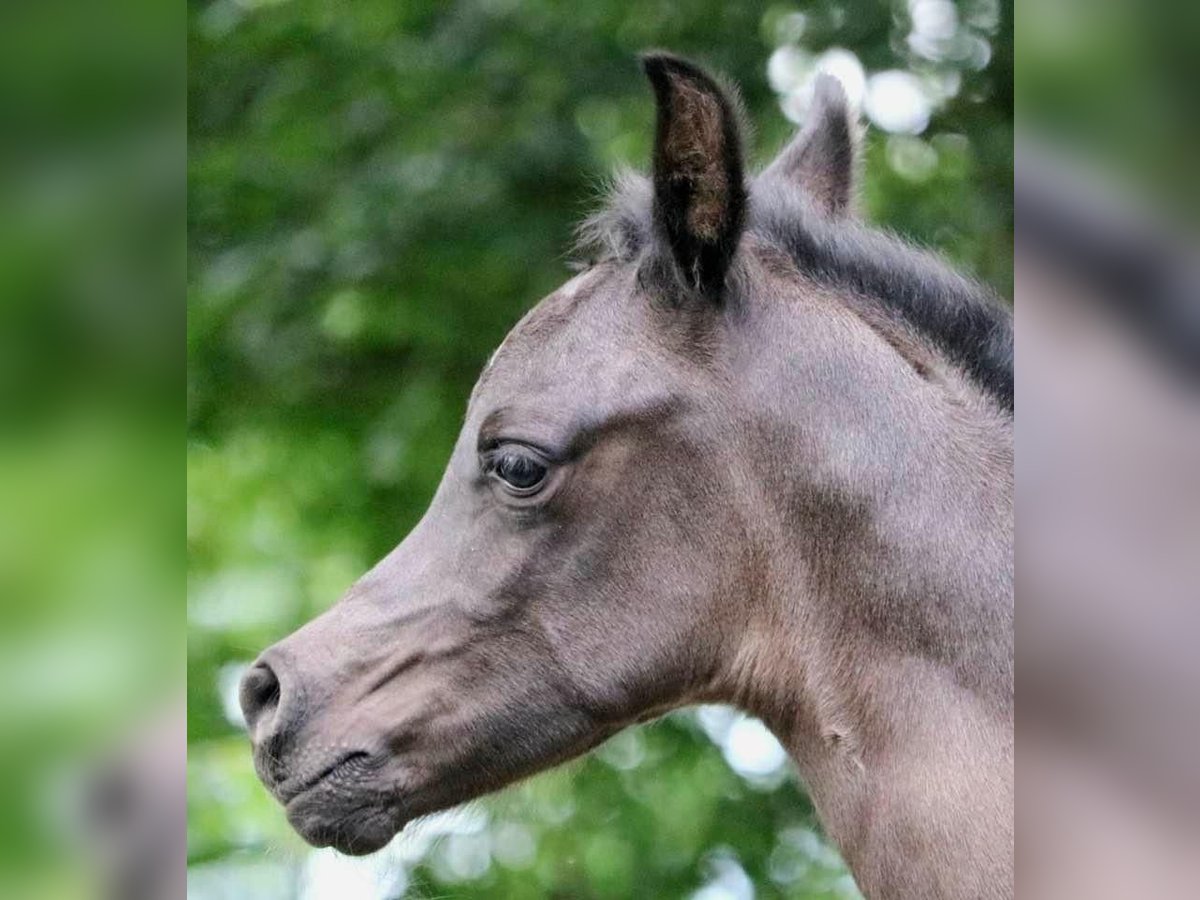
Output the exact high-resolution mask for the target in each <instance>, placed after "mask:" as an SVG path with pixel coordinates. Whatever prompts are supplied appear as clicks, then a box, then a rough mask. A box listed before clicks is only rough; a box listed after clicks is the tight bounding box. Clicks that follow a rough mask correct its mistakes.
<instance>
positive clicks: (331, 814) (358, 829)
mask: <svg viewBox="0 0 1200 900" xmlns="http://www.w3.org/2000/svg"><path fill="white" fill-rule="evenodd" d="M369 768H370V758H369V755H368V754H366V753H351V754H348V755H346V756H344V757H342V758H341V759H339V760H338V761H337V762H335V763H333V764H332V765H330V766H327V767H326V768H325V769H324V770H322V771H321V772H320V773H318V774H317V775H316V776H314V777H313V778H311V779H309V780H308V781H307V782H306V783H305V784H304V785H302V786H301V787H299V788H292V789H290V790H288V791H287V792H286V795H283V794H281V795H280V797H279V799H280V801H281V802H282V803H283V806H284V811H285V813H286V814H287V818H288V822H289V823H290V824H291V826H292V827H293V828H294V829H295V830H296V832H297V833H298V834H299V835H300V836H301V837H302V838H304V840H305V841H307V842H308V843H309V844H311V845H313V846H314V847H333V848H334V849H335V850H338V851H339V852H341V853H345V854H348V855H351V856H363V855H366V854H368V853H374V852H375V851H376V850H379V849H381V848H382V847H383V846H384V845H386V844H387V843H388V842H389V841H390V840H391V839H392V838H393V837H395V835H396V834H397V833H398V832H399V831H400V830H401V829H402V828H403V827H404V825H405V819H404V818H403V817H402V816H401V815H400V813H399V811H398V809H397V807H396V803H395V797H394V796H391V795H389V792H386V791H382V790H378V789H375V790H372V789H371V788H370V787H369V786H368V785H365V784H363V782H364V780H365V779H364V775H365V773H366V771H367V770H368V769H369ZM351 784H353V785H354V787H353V789H348V788H349V786H350V785H351ZM364 788H366V790H364Z"/></svg>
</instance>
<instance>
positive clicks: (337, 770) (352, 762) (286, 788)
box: [274, 750, 370, 807]
mask: <svg viewBox="0 0 1200 900" xmlns="http://www.w3.org/2000/svg"><path fill="white" fill-rule="evenodd" d="M369 759H370V754H368V753H366V752H364V751H361V750H356V751H354V752H353V753H347V754H345V755H344V756H341V757H339V758H338V759H336V760H334V761H333V762H332V763H330V764H329V765H328V766H326V767H325V768H324V769H322V770H320V771H319V772H317V773H316V774H315V775H313V776H311V777H310V778H308V779H306V780H305V781H303V782H301V783H300V784H295V785H293V784H281V785H279V786H278V787H276V788H275V791H274V793H275V796H276V797H277V798H278V800H279V802H280V803H282V804H283V805H284V806H285V807H286V806H288V805H290V804H291V803H292V801H294V800H297V799H299V798H300V797H302V796H304V795H305V794H307V793H309V792H310V791H312V790H315V789H316V788H319V787H320V786H321V785H323V784H325V783H326V782H329V781H334V780H336V779H337V777H338V776H339V775H342V774H345V773H347V772H350V771H352V770H354V769H356V768H357V769H360V770H361V769H362V768H363V767H364V765H365V764H366V763H367V761H368V760H369Z"/></svg>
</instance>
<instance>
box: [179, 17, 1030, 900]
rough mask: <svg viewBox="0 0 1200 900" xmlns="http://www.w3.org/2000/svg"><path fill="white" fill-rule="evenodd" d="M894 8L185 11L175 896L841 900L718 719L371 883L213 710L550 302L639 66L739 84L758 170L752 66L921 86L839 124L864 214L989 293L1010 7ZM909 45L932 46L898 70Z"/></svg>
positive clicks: (762, 771)
mask: <svg viewBox="0 0 1200 900" xmlns="http://www.w3.org/2000/svg"><path fill="white" fill-rule="evenodd" d="M924 2H925V8H923V9H922V8H920V7H921V5H922V3H921V0H914V2H913V3H907V4H906V3H895V4H892V3H886V2H878V0H845V2H837V3H834V2H815V3H798V4H794V5H792V4H786V3H785V4H776V5H762V6H760V5H758V4H751V3H729V2H724V0H682V2H644V3H636V4H635V3H628V2H615V0H590V2H588V3H580V4H568V3H554V2H550V0H524V2H518V0H459V2H450V3H447V2H422V0H357V2H355V3H352V4H328V3H322V2H318V0H214V2H209V3H199V2H195V3H191V4H190V5H189V9H188V17H189V27H188V63H189V65H188V69H189V74H188V81H189V86H188V100H189V103H188V126H189V162H188V197H187V199H188V231H189V237H188V248H187V253H188V329H187V352H188V375H187V379H188V382H187V389H188V413H187V416H188V423H187V427H188V453H187V459H188V462H187V474H188V525H187V538H188V543H187V547H188V627H189V637H188V662H187V669H188V739H189V762H188V788H189V791H188V829H189V838H188V840H189V845H188V848H189V859H190V863H191V866H190V872H189V891H190V893H191V894H192V895H194V896H195V897H247V896H254V897H292V896H303V897H317V896H329V895H334V894H336V895H337V896H339V897H343V898H344V897H350V896H365V897H374V896H379V897H388V896H400V895H405V896H416V897H422V896H425V897H435V896H447V895H452V896H473V897H506V898H521V897H579V898H586V897H597V898H599V897H676V896H688V895H690V894H692V893H693V892H696V891H700V892H701V894H700V896H702V897H704V898H705V900H714V898H717V897H732V898H746V897H750V896H757V897H833V896H846V895H852V894H853V886H852V884H850V883H849V882H848V879H847V877H846V876H845V875H844V872H843V870H842V868H841V864H840V862H839V861H838V859H837V857H836V854H834V853H833V852H832V851H831V850H830V849H829V848H828V847H827V846H826V845H825V844H824V843H823V842H822V841H821V840H820V839H819V838H818V837H817V836H816V828H817V826H816V822H815V819H814V816H813V813H812V809H811V807H810V805H809V803H808V801H807V799H806V798H805V795H804V792H803V789H802V787H801V786H800V785H799V784H798V783H797V781H796V779H795V777H794V776H793V775H792V774H790V769H788V768H787V767H784V766H781V765H780V763H779V761H778V760H774V761H773V760H771V759H767V760H766V762H764V761H763V759H762V758H761V757H760V758H758V759H757V760H756V759H754V758H750V759H746V758H745V753H744V752H743V753H742V757H741V758H740V761H739V757H738V752H739V751H738V747H737V746H735V743H736V740H741V739H742V738H746V740H749V743H748V744H747V743H745V742H743V744H742V745H741V746H742V751H745V748H746V747H747V746H748V747H750V748H751V749H754V748H756V747H757V748H758V750H759V751H760V753H761V752H766V751H767V750H769V749H770V748H769V744H768V743H764V739H763V738H762V736H761V735H759V736H757V737H756V736H755V735H754V734H753V732H752V730H751V731H748V730H747V729H748V728H751V726H750V725H747V724H746V723H744V722H741V720H739V719H736V718H731V717H730V715H729V714H728V713H725V712H723V711H721V710H706V711H703V713H702V714H694V713H690V712H688V713H681V714H677V715H674V716H671V717H668V718H667V719H665V720H663V721H661V722H659V723H656V724H653V725H650V726H646V727H644V728H641V729H637V730H634V731H631V732H628V733H626V734H624V735H621V736H619V737H618V738H617V739H615V740H614V741H612V742H610V743H609V744H608V745H606V746H605V747H603V748H601V749H600V750H598V751H597V752H596V753H594V754H592V755H590V756H589V757H588V758H586V759H584V760H582V761H579V762H577V763H574V764H572V765H570V766H567V767H565V768H563V769H560V770H558V771H554V772H550V773H547V774H545V775H543V776H540V777H538V778H535V779H532V780H531V781H529V782H527V783H525V784H523V785H520V786H517V787H515V788H513V789H510V790H509V791H506V792H504V793H503V794H501V795H500V796H499V797H497V798H490V799H488V800H486V801H483V802H482V803H480V804H476V805H473V806H472V807H469V808H468V809H466V810H465V811H461V812H457V813H452V814H449V815H447V816H441V817H435V819H434V820H433V821H431V822H428V823H425V824H424V825H423V826H418V827H417V828H415V829H411V831H412V833H406V834H405V835H404V836H403V837H402V838H400V839H399V840H398V841H397V842H394V843H393V845H392V846H391V847H390V848H389V849H388V850H386V851H384V852H383V853H382V854H380V856H379V857H377V858H374V859H368V860H366V861H350V860H343V859H339V858H336V857H334V856H333V855H332V854H331V853H329V852H328V851H323V852H321V853H312V852H310V851H307V850H306V849H305V848H303V846H302V845H301V844H300V842H299V840H298V838H296V837H295V836H294V835H292V834H291V833H290V831H289V829H288V827H287V825H286V822H285V820H284V818H283V814H282V812H281V811H280V810H279V809H278V808H277V807H276V806H275V804H274V803H273V801H271V800H270V798H269V797H268V796H267V794H266V792H265V790H264V789H262V788H261V786H259V785H258V783H257V781H256V780H255V777H254V774H253V771H252V769H251V763H250V755H249V749H248V745H247V741H246V739H245V737H244V735H243V734H242V733H241V731H240V729H239V727H238V725H237V723H236V719H237V716H236V712H235V710H234V709H233V705H234V704H233V701H232V698H233V685H234V684H235V682H236V678H237V675H238V673H239V671H240V669H239V667H240V666H242V665H244V664H245V663H246V662H248V661H249V660H251V659H252V658H253V657H254V656H255V655H256V654H257V652H258V651H259V650H261V649H262V648H264V647H265V646H267V645H268V644H270V643H272V642H273V641H275V640H277V639H278V638H280V637H282V636H283V635H285V634H286V633H288V632H290V631H291V630H292V629H294V628H295V627H297V626H298V625H299V624H301V623H302V622H304V621H305V620H307V619H308V618H310V617H311V616H313V615H314V614H315V613H317V612H319V611H320V610H322V609H324V608H325V607H327V606H328V605H329V604H331V603H332V602H334V601H335V600H336V599H337V598H338V596H339V595H340V593H341V592H342V591H344V590H345V588H346V587H348V586H349V585H350V584H351V582H352V581H353V580H354V579H355V578H356V577H358V576H359V575H360V574H362V573H363V572H365V571H366V570H367V569H368V568H369V566H370V565H371V564H372V562H373V561H375V560H377V559H378V558H380V557H381V556H383V555H384V553H386V552H387V551H388V550H390V549H391V548H392V547H393V546H394V545H395V544H396V543H398V542H399V541H400V539H401V538H402V537H403V536H404V534H405V533H406V531H407V530H408V529H409V528H410V527H411V526H412V525H413V524H414V523H415V522H416V521H417V519H418V517H419V516H420V515H421V513H422V512H423V510H424V508H425V505H426V503H427V502H428V500H429V498H430V497H431V495H432V492H433V490H434V488H435V486H436V484H437V481H438V479H439V477H440V475H441V471H442V467H443V465H444V462H445V460H446V458H447V457H448V454H449V451H450V448H451V445H452V443H453V440H454V438H455V436H456V433H457V430H458V426H459V423H460V421H461V417H462V413H463V410H464V406H465V402H466V398H467V396H468V394H469V391H470V388H471V386H472V384H473V382H474V380H475V377H476V375H477V373H478V372H479V370H480V368H481V367H482V365H483V363H484V361H485V360H486V358H487V355H488V353H489V352H490V351H491V350H492V349H493V348H494V347H495V346H496V345H497V344H498V343H499V341H500V340H501V339H502V338H503V336H504V334H505V333H506V331H507V329H508V328H510V327H511V326H512V324H513V323H514V322H515V321H516V320H517V319H518V318H519V316H520V315H521V314H522V312H523V311H524V310H526V309H527V308H528V307H529V306H530V305H531V304H532V303H533V302H535V301H536V300H537V299H538V298H539V297H540V296H542V295H544V294H546V293H547V292H549V291H550V290H552V289H553V288H554V287H555V286H556V285H557V284H558V283H560V282H561V281H563V280H564V279H565V278H566V271H565V267H564V261H565V255H566V253H567V252H568V249H569V246H570V239H571V233H572V227H573V225H574V223H575V222H576V221H577V220H578V219H579V218H580V216H581V215H582V214H583V213H585V212H586V211H587V209H588V208H589V204H591V203H593V202H594V201H595V199H596V197H597V194H598V190H599V187H600V185H601V184H602V183H603V179H604V178H605V177H606V176H607V175H608V173H609V172H610V171H611V169H612V167H613V166H614V165H617V164H629V165H634V166H639V167H644V166H645V164H646V162H647V160H648V156H649V142H650V138H651V134H652V121H653V110H652V105H651V100H650V95H649V91H648V90H647V88H646V86H645V84H644V83H643V81H642V78H641V76H640V74H639V72H638V70H637V66H636V63H635V54H636V53H637V52H638V51H639V50H642V49H645V48H648V47H654V46H658V47H666V48H669V49H671V50H673V51H676V52H679V53H683V54H687V55H691V56H693V57H695V58H698V59H700V60H703V61H705V62H707V63H709V64H710V65H712V66H714V67H715V68H717V69H719V70H721V71H723V72H725V73H726V74H727V75H728V76H730V78H731V80H732V81H734V82H736V83H737V84H739V85H740V87H741V91H742V94H743V97H744V99H745V101H746V106H747V108H748V110H749V112H750V117H751V119H752V120H753V122H754V123H755V126H756V128H757V132H758V135H757V139H756V140H755V141H754V148H755V149H754V150H753V151H752V152H753V155H754V157H755V159H756V160H757V161H759V162H765V160H766V159H767V158H768V156H769V153H770V151H771V150H773V149H774V148H776V147H778V146H779V145H780V144H781V143H782V142H783V141H784V140H785V139H786V138H787V136H788V135H790V133H791V132H792V130H793V129H794V127H795V126H794V123H792V122H789V121H788V120H787V118H785V116H784V115H783V114H782V113H781V100H782V101H784V102H783V105H784V107H786V106H787V100H788V97H787V96H781V93H780V91H782V92H783V93H784V94H786V93H788V92H789V91H791V88H789V87H787V86H786V85H784V84H782V82H781V81H780V79H778V78H775V79H774V82H775V83H774V85H773V82H772V80H769V79H768V71H769V61H774V62H775V63H778V62H779V60H780V59H782V58H783V57H779V56H777V55H776V54H778V53H779V48H781V47H782V48H784V49H785V50H788V51H789V52H790V50H797V51H800V50H802V51H803V53H802V55H799V56H798V55H797V54H795V53H793V54H792V56H789V57H787V58H788V59H801V58H802V59H810V58H813V57H814V55H816V54H820V53H822V52H823V51H826V50H828V49H829V48H832V47H841V48H845V49H846V50H848V51H850V52H851V53H852V54H854V57H855V58H856V59H857V60H858V61H859V62H860V63H861V66H862V67H863V69H864V70H865V71H866V72H867V73H868V74H870V73H876V72H880V71H885V70H891V69H897V70H903V71H908V72H913V73H916V74H917V75H918V76H919V77H920V78H921V79H924V82H923V83H927V84H936V85H938V86H939V87H938V90H939V91H940V92H941V93H940V94H938V99H937V102H936V104H935V106H934V109H933V112H932V118H931V120H930V121H929V124H928V126H927V127H922V128H920V129H919V133H916V134H888V133H886V132H884V131H882V130H880V129H878V128H871V129H870V130H869V132H868V135H867V141H866V154H865V167H864V168H865V185H864V190H863V200H864V204H863V205H864V207H865V212H866V215H867V216H868V217H869V218H871V219H872V220H874V221H877V222H879V223H881V224H884V225H887V226H889V227H891V228H893V229H895V230H897V231H899V232H901V233H902V234H904V235H906V236H908V237H910V238H912V239H913V240H916V241H918V242H920V243H923V244H927V245H931V246H934V247H937V248H939V249H941V250H942V251H943V252H945V253H946V254H947V255H948V256H950V257H951V258H952V259H953V260H954V261H955V262H957V263H958V264H959V265H961V266H962V267H963V268H965V269H966V270H968V271H970V272H973V273H975V274H977V275H978V276H980V277H981V278H983V279H985V280H987V281H989V282H990V283H992V284H993V285H994V286H995V287H996V288H997V289H998V290H999V291H1000V292H1001V293H1002V294H1003V295H1004V296H1008V295H1009V293H1010V289H1011V261H1012V245H1011V231H1012V208H1011V167H1012V84H1011V82H1012V46H1011V31H1010V27H1011V26H1010V23H1011V8H1010V6H1009V4H1007V3H1004V4H998V3H996V2H989V0H963V2H960V3H958V4H957V5H955V4H951V3H949V2H948V0H924ZM930 2H932V5H930ZM947 8H948V9H949V12H947ZM939 16H940V18H939ZM922 17H924V18H922ZM948 17H950V18H948ZM918 26H920V27H918ZM922 28H923V29H924V31H922V32H921V34H923V35H924V36H925V37H927V38H928V37H930V35H932V37H933V38H934V39H937V40H940V41H941V43H937V42H936V40H935V42H934V43H935V46H933V48H932V49H930V46H929V42H928V41H926V43H925V44H923V45H922V44H916V45H914V42H913V41H912V40H911V37H912V35H913V34H917V33H918V32H919V31H920V29H922ZM981 46H982V47H983V50H982V51H981V50H980V47H981ZM789 48H790V50H789ZM793 74H795V73H793ZM752 738H753V740H751V739H752ZM735 739H736V740H735ZM764 748H766V749H764ZM768 756H769V754H768ZM768 764H769V765H768Z"/></svg>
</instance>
